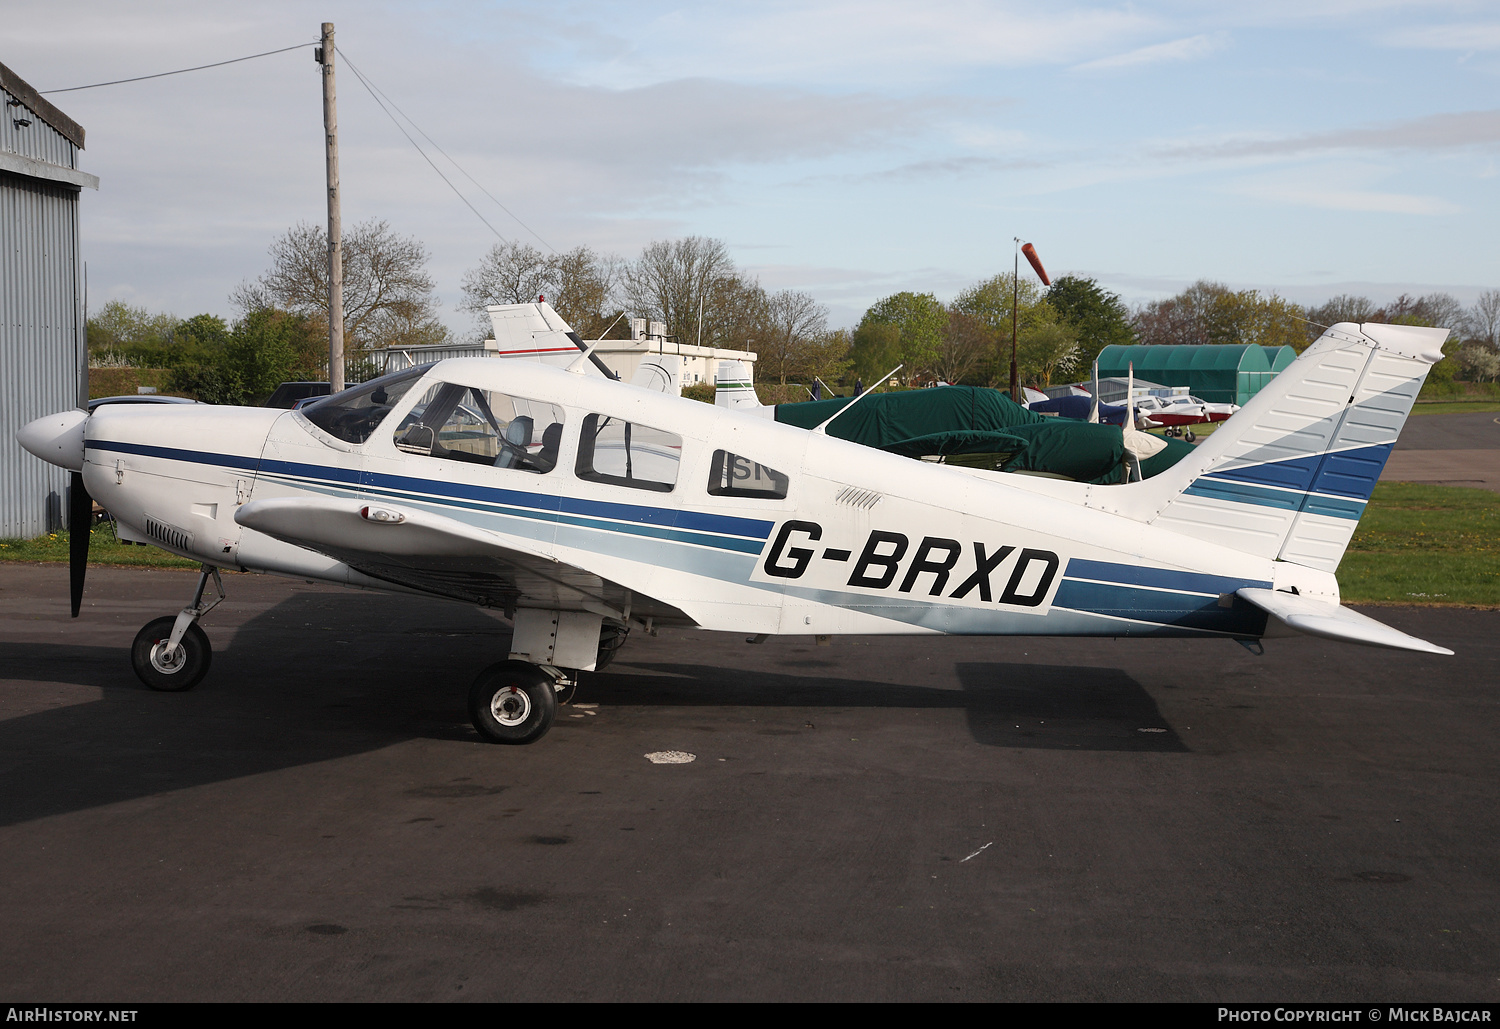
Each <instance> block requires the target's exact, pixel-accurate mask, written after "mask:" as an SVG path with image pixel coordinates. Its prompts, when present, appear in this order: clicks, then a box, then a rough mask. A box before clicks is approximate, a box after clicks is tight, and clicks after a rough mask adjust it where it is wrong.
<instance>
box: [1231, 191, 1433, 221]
mask: <svg viewBox="0 0 1500 1029" xmlns="http://www.w3.org/2000/svg"><path fill="white" fill-rule="evenodd" d="M1239 192H1241V193H1244V194H1245V195H1246V196H1252V197H1258V198H1260V199H1262V200H1269V201H1272V202H1273V203H1276V204H1291V205H1293V206H1296V207H1315V208H1320V209H1322V210H1326V211H1362V212H1366V213H1370V214H1417V215H1444V214H1457V213H1458V212H1459V211H1460V210H1462V208H1460V207H1459V206H1458V205H1457V204H1453V203H1450V202H1449V201H1447V200H1441V199H1439V198H1437V197H1427V196H1415V195H1413V194H1409V193H1381V192H1376V191H1374V190H1364V189H1337V188H1318V187H1296V186H1273V185H1260V186H1248V187H1245V188H1242V189H1241V190H1239Z"/></svg>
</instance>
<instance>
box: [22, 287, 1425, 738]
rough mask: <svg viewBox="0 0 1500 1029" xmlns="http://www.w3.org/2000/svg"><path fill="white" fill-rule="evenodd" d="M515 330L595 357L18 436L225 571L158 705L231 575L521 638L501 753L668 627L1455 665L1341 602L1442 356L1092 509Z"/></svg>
mask: <svg viewBox="0 0 1500 1029" xmlns="http://www.w3.org/2000/svg"><path fill="white" fill-rule="evenodd" d="M520 306H534V307H536V308H537V310H536V311H535V312H533V314H535V315H536V316H537V317H538V318H539V319H540V321H541V322H542V323H543V324H542V328H540V329H537V330H536V332H537V334H538V338H541V337H543V336H546V337H549V338H551V339H552V340H553V341H556V340H557V339H560V338H570V339H572V340H574V346H573V349H572V351H571V355H572V356H571V357H570V360H569V363H568V366H567V367H566V368H559V367H550V366H548V365H547V364H546V363H544V362H541V361H528V360H493V359H488V360H487V359H480V358H476V359H459V360H448V361H442V362H438V363H436V364H432V365H426V366H423V367H419V368H414V369H408V370H406V371H402V372H397V373H395V374H391V375H387V376H384V377H382V378H380V379H376V380H374V381H372V382H367V383H364V384H363V385H359V386H355V387H352V388H350V389H348V390H346V391H344V392H342V393H339V394H337V395H335V396H332V397H329V398H327V399H325V400H323V401H321V402H319V403H317V404H314V405H312V406H310V407H307V408H304V409H303V410H300V411H281V410H265V409H257V408H231V407H212V406H201V405H183V406H181V407H176V406H171V407H167V406H161V407H158V406H152V405H140V406H133V405H132V406H125V405H120V406H105V407H101V408H99V409H98V410H96V411H95V412H94V413H93V414H88V413H87V412H84V411H67V412H63V413H59V414H56V415H51V416H48V417H46V418H42V419H39V420H37V421H35V422H32V423H31V424H29V425H27V426H25V427H23V428H22V429H21V430H20V432H19V433H18V439H19V441H20V442H21V444H22V445H23V446H24V447H25V448H26V449H27V450H29V451H30V452H31V453H33V454H35V455H37V456H38V457H41V458H43V459H44V460H47V461H50V462H52V463H53V464H56V465H60V466H62V467H64V468H68V469H71V470H72V471H74V472H75V473H79V476H77V477H75V481H80V480H81V484H82V486H83V487H86V490H87V492H86V493H85V492H84V489H83V488H76V489H75V490H74V492H75V494H76V495H77V496H81V497H83V501H82V502H83V503H86V502H87V497H88V495H92V496H93V497H94V498H96V499H97V500H98V501H99V502H100V503H101V504H102V505H103V506H104V507H105V508H106V509H108V510H109V511H110V512H111V513H112V514H113V515H114V516H115V518H116V519H117V521H118V528H119V532H120V534H121V536H122V537H125V538H132V539H136V540H139V541H143V542H148V543H153V544H155V545H157V546H159V547H161V548H163V549H165V550H168V551H170V552H172V553H174V554H178V555H181V556H183V557H188V558H191V559H194V560H197V561H200V562H202V568H203V570H202V574H201V575H200V576H199V579H198V583H197V590H196V592H195V594H194V596H193V598H192V600H191V602H190V603H189V604H188V605H187V606H186V607H184V608H183V609H182V611H181V612H179V613H177V614H176V615H168V616H166V617H163V618H159V619H156V620H154V621H152V622H150V623H149V624H147V625H146V626H145V627H144V628H143V629H142V630H141V632H140V634H139V635H138V636H137V637H136V639H135V643H134V645H133V647H132V651H131V660H132V664H133V666H134V668H135V671H136V673H137V674H138V675H139V676H140V678H141V679H142V680H143V681H144V682H145V683H146V684H147V685H149V686H151V687H152V688H154V689H159V690H180V689H187V688H190V687H192V686H193V685H195V684H196V683H197V682H198V681H199V680H201V679H202V677H203V675H204V674H205V673H206V672H207V671H208V667H209V663H210V658H211V652H210V647H209V643H208V640H207V638H206V636H205V635H204V633H203V630H202V629H201V628H200V627H199V626H198V624H197V623H198V620H199V618H200V617H201V616H202V615H203V614H205V613H206V612H207V611H208V610H210V609H211V608H212V607H213V606H214V605H215V604H217V603H218V602H219V600H222V599H223V587H222V583H221V582H220V580H219V570H220V569H222V568H231V569H242V570H247V571H255V572H268V573H273V574H279V575H286V576H292V577H296V578H301V579H316V580H321V581H325V582H333V583H340V584H344V585H348V586H354V587H361V588H365V589H374V590H385V591H392V592H398V593H414V594H421V595H425V596H435V597H445V598H449V599H452V600H456V601H461V602H464V603H469V604H476V605H480V606H483V607H487V608H493V609H497V610H500V611H503V612H504V613H505V615H506V616H507V617H508V618H511V619H513V620H514V636H513V639H512V642H511V644H510V651H509V653H508V655H507V659H506V660H504V661H501V662H499V663H497V664H494V665H492V666H490V667H489V668H487V669H485V670H484V671H483V672H482V673H481V674H480V675H479V677H478V679H477V680H476V681H475V682H474V684H473V686H472V688H471V689H470V692H469V712H470V715H471V717H472V719H473V722H474V726H475V728H476V729H477V730H478V731H479V733H480V734H481V736H482V737H483V738H485V739H487V740H492V741H495V742H499V743H527V742H530V741H532V740H535V739H537V738H538V737H540V736H541V735H542V734H543V733H545V732H546V731H547V729H548V727H549V725H550V724H551V721H552V719H553V716H554V713H555V711H556V692H557V691H558V690H559V689H561V688H563V686H565V685H566V684H568V683H569V682H570V681H572V680H573V679H574V677H576V675H577V674H578V673H579V672H580V671H587V670H593V669H596V668H598V667H601V666H602V665H603V664H604V663H606V662H607V661H608V659H609V657H610V656H611V655H612V653H613V650H614V648H615V647H617V646H618V645H619V644H620V643H621V642H623V640H624V638H625V635H626V634H627V633H629V632H630V631H632V630H633V629H638V630H643V631H645V632H647V633H652V632H654V630H655V628H656V627H657V626H665V625H671V626H694V627H699V628H705V629H714V630H721V631H725V632H736V633H740V634H741V635H745V636H749V637H751V638H752V641H758V640H759V639H761V638H764V637H765V636H769V635H771V634H806V635H820V636H821V635H828V634H838V633H860V634H882V633H907V634H913V635H919V634H933V633H952V634H964V635H1022V636H1111V637H1120V636H1148V637H1160V636H1189V637H1203V638H1223V639H1232V640H1238V641H1241V642H1244V643H1246V645H1247V646H1251V647H1254V646H1256V644H1255V643H1254V641H1258V640H1259V639H1260V638H1261V637H1263V636H1268V635H1277V634H1281V633H1282V632H1283V631H1284V630H1286V629H1288V628H1289V629H1292V630H1297V631H1300V632H1303V633H1309V634H1312V635H1315V636H1322V637H1326V638H1329V639H1334V640H1343V641H1346V642H1351V643H1362V644H1372V645H1376V646H1383V647H1393V648H1397V649H1404V650H1415V651H1421V652H1426V653H1433V654H1450V653H1451V651H1448V650H1445V649H1443V648H1442V647H1438V646H1434V645H1433V644H1430V643H1427V642H1424V641H1422V640H1419V639H1416V638H1414V637H1412V636H1408V635H1406V634H1404V633H1402V632H1399V631H1397V630H1395V629H1393V628H1390V627H1387V626H1385V625H1383V624H1381V623H1379V622H1377V621H1375V620H1373V619H1370V618H1367V617H1365V616H1364V615H1361V614H1358V613H1356V612H1354V611H1352V610H1349V609H1348V608H1345V607H1342V606H1340V603H1339V588H1338V583H1337V581H1336V580H1335V578H1334V571H1335V569H1336V568H1337V567H1338V564H1339V561H1340V559H1341V558H1342V556H1343V553H1344V549H1345V547H1346V546H1347V545H1348V543H1349V540H1350V537H1351V536H1352V535H1353V533H1354V529H1355V526H1356V524H1357V523H1358V520H1359V517H1360V515H1361V514H1362V512H1363V511H1364V507H1365V504H1366V502H1367V501H1368V499H1369V497H1370V492H1371V490H1372V489H1373V487H1374V484H1375V481H1376V479H1377V478H1378V476H1379V474H1380V471H1381V468H1382V467H1383V465H1384V463H1385V460H1386V457H1387V456H1388V454H1389V452H1390V450H1391V447H1392V444H1394V443H1395V441H1396V437H1397V434H1398V432H1399V431H1400V429H1401V426H1402V424H1403V423H1404V422H1405V420H1406V416H1407V413H1408V412H1409V410H1410V408H1411V405H1412V403H1413V401H1414V400H1415V398H1416V396H1417V391H1418V390H1419V389H1420V387H1421V385H1422V381H1423V379H1424V378H1425V377H1426V375H1427V372H1428V370H1429V368H1430V366H1431V365H1432V364H1433V363H1434V362H1436V361H1437V360H1439V359H1440V358H1441V356H1442V354H1441V345H1442V343H1443V340H1444V339H1445V338H1446V336H1447V332H1446V330H1441V329H1437V330H1434V329H1424V328H1413V327H1408V326H1399V325H1375V324H1366V325H1354V324H1351V323H1341V324H1339V325H1335V326H1334V327H1333V328H1331V329H1329V330H1328V331H1327V332H1326V333H1324V335H1323V337H1322V338H1321V339H1320V340H1319V341H1318V342H1317V343H1315V344H1314V345H1313V346H1312V347H1310V348H1309V349H1308V350H1307V352H1306V353H1304V354H1303V355H1302V356H1301V357H1300V358H1299V359H1298V360H1297V361H1296V362H1295V363H1294V364H1293V365H1291V366H1290V367H1289V368H1288V369H1286V370H1285V371H1283V372H1282V373H1281V374H1280V375H1278V376H1277V377H1276V379H1275V380H1273V381H1272V383H1271V384H1270V385H1268V386H1267V387H1266V388H1265V389H1263V390H1262V391H1261V392H1260V393H1259V394H1258V395H1257V396H1256V397H1255V398H1254V399H1253V400H1252V401H1251V402H1250V403H1249V404H1247V405H1245V407H1244V409H1243V410H1241V411H1240V412H1239V413H1238V414H1236V415H1235V416H1234V418H1233V419H1231V420H1230V421H1229V422H1228V423H1226V424H1225V425H1224V426H1223V427H1222V428H1220V429H1219V431H1218V432H1216V433H1215V434H1214V435H1213V436H1212V437H1210V438H1209V439H1208V440H1207V441H1206V442H1204V443H1203V444H1202V445H1200V446H1199V447H1198V448H1197V449H1196V451H1195V452H1194V454H1193V455H1192V456H1191V457H1190V458H1187V459H1184V460H1182V461H1180V462H1179V463H1178V464H1176V465H1174V466H1173V467H1172V468H1170V469H1169V470H1167V471H1166V472H1163V473H1161V474H1159V475H1157V476H1155V477H1153V478H1150V479H1146V480H1145V481H1139V482H1131V483H1127V484H1123V485H1117V486H1096V485H1088V484H1084V483H1077V482H1071V481H1064V480H1060V479H1056V478H1046V477H1038V476H1029V475H1024V474H1005V473H1000V472H987V471H981V470H974V469H967V468H961V467H955V466H950V465H939V464H933V463H929V462H923V461H916V460H911V459H909V458H905V457H900V456H896V455H893V454H888V453H884V452H882V451H878V450H875V449H871V448H867V447H863V446H860V445H857V444H853V443H849V442H846V441H842V440H839V439H836V438H833V437H831V436H829V435H828V434H827V433H826V431H825V429H826V423H825V425H824V426H819V427H818V428H816V429H813V430H811V431H809V430H806V429H801V428H796V427H793V426H788V425H783V424H780V423H778V422H776V421H774V420H771V419H767V418H765V417H764V416H763V415H762V414H761V413H758V412H755V411H748V412H747V411H740V410H735V409H733V408H727V407H716V406H711V405H707V404H702V403H699V402H697V401H693V400H687V399H682V398H679V397H676V396H672V395H667V394H664V393H661V392H653V391H650V390H647V389H643V388H640V387H637V386H632V385H630V384H627V383H623V382H619V381H613V380H610V379H607V378H606V377H605V375H604V374H602V373H601V372H600V371H599V370H598V369H596V368H595V367H594V366H593V364H591V361H590V355H589V354H587V353H581V351H582V350H583V344H582V342H581V341H578V340H577V339H576V336H572V335H571V333H570V330H567V329H566V326H561V327H558V325H554V324H551V322H553V321H556V322H558V323H560V319H558V318H557V316H556V314H555V312H551V311H550V309H546V310H543V308H545V305H520ZM538 349H541V348H538ZM844 410H848V408H847V407H846V408H844ZM77 496H75V505H76V504H78V503H80V501H79V500H78V499H77ZM75 535H81V537H82V539H83V540H84V541H85V543H84V546H86V540H87V534H86V533H81V534H75ZM84 560H86V552H84V553H75V561H74V581H73V601H74V614H75V615H76V614H77V604H78V599H79V597H80V595H81V592H82V572H83V561H84ZM210 581H212V582H213V583H214V584H215V586H216V587H218V590H217V591H218V594H219V600H212V599H211V600H207V601H206V600H205V599H204V593H205V591H206V587H207V586H208V583H209V582H210Z"/></svg>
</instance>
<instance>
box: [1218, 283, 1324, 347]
mask: <svg viewBox="0 0 1500 1029" xmlns="http://www.w3.org/2000/svg"><path fill="white" fill-rule="evenodd" d="M1306 326H1307V320H1306V318H1305V317H1304V316H1303V310H1302V308H1301V307H1300V306H1298V305H1297V304H1294V303H1292V302H1290V301H1288V300H1283V299H1282V298H1281V297H1279V296H1277V295H1276V294H1274V293H1273V294H1271V295H1270V296H1268V297H1263V296H1261V295H1260V292H1259V291H1258V290H1253V289H1246V290H1241V291H1239V292H1238V293H1228V292H1226V293H1223V294H1221V295H1219V296H1217V297H1215V298H1214V300H1213V302H1212V303H1211V304H1209V306H1208V310H1207V312H1206V313H1205V315H1204V330H1205V332H1206V333H1207V336H1208V342H1210V343H1259V344H1260V345H1261V346H1263V347H1280V346H1293V347H1296V348H1297V349H1298V350H1302V349H1304V348H1305V347H1306V346H1307V343H1308V340H1307V329H1306Z"/></svg>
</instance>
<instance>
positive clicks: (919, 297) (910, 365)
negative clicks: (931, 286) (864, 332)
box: [860, 292, 948, 380]
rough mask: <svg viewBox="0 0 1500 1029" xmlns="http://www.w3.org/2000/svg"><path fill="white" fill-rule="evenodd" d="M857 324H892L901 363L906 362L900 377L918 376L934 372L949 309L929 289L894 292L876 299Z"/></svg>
mask: <svg viewBox="0 0 1500 1029" xmlns="http://www.w3.org/2000/svg"><path fill="white" fill-rule="evenodd" d="M860 324H861V325H872V324H873V325H892V326H895V328H896V331H897V332H898V333H899V341H900V342H899V353H900V355H901V356H900V363H901V364H904V365H905V366H906V367H905V369H904V374H903V375H902V378H903V379H906V380H912V379H919V378H922V377H925V376H930V375H931V374H932V373H933V368H934V366H935V365H936V364H937V362H938V357H939V355H940V354H941V353H942V350H943V330H944V328H945V327H946V326H947V324H948V310H947V308H945V307H944V306H943V305H942V304H941V303H940V302H939V301H938V298H937V297H935V296H933V295H932V294H931V293H911V292H903V293H895V294H892V295H891V296H888V297H885V298H883V299H881V300H877V301H876V302H875V304H874V306H872V307H871V308H870V309H869V310H868V311H866V312H865V316H864V318H863V319H862V320H861V321H860ZM889 370H890V369H889V368H887V369H886V371H889ZM882 374H883V373H882Z"/></svg>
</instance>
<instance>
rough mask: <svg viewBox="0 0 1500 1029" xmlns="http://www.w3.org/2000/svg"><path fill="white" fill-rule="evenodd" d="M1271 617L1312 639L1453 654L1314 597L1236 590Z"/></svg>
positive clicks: (1427, 652) (1261, 590) (1355, 612)
mask: <svg viewBox="0 0 1500 1029" xmlns="http://www.w3.org/2000/svg"><path fill="white" fill-rule="evenodd" d="M1235 594H1236V595H1237V596H1240V597H1243V598H1244V599H1245V600H1248V601H1249V602H1250V603H1252V604H1254V605H1255V606H1256V607H1258V608H1260V609H1261V610H1262V611H1264V612H1266V613H1267V614H1269V615H1274V616H1275V617H1276V618H1278V619H1280V620H1281V621H1282V622H1284V623H1285V624H1286V625H1287V626H1289V627H1290V628H1293V629H1296V630H1297V631H1298V632H1305V633H1307V634H1308V635H1309V636H1322V637H1323V638H1324V639H1330V640H1341V641H1343V642H1345V643H1363V644H1365V645H1367V646H1372V647H1390V648H1392V649H1393V650H1415V651H1419V652H1421V653H1423V654H1448V655H1451V654H1452V653H1453V651H1451V650H1448V649H1446V648H1444V647H1439V646H1436V645H1435V644H1432V643H1428V642H1427V641H1426V640H1419V639H1417V638H1416V637H1415V636H1408V635H1407V634H1406V633H1404V632H1402V631H1400V630H1399V629H1392V628H1391V627H1390V626H1389V625H1386V624H1384V623H1382V622H1377V621H1376V620H1375V619H1373V618H1366V617H1365V616H1364V615H1362V614H1360V613H1359V612H1358V611H1351V610H1349V608H1347V607H1343V606H1342V605H1339V604H1328V603H1324V602H1323V601H1319V600H1314V599H1312V598H1311V597H1303V596H1298V595H1297V594H1295V593H1283V592H1279V591H1277V590H1267V589H1251V588H1246V589H1241V590H1235Z"/></svg>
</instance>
